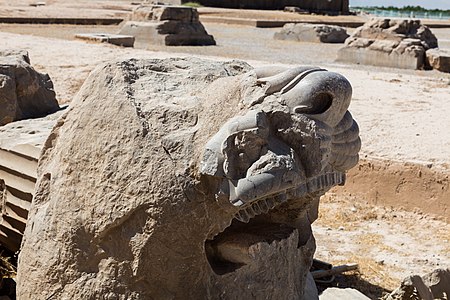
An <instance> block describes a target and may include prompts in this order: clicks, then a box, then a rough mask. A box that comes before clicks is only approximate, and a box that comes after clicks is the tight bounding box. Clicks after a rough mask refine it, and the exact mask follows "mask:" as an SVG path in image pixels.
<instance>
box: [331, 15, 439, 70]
mask: <svg viewBox="0 0 450 300" xmlns="http://www.w3.org/2000/svg"><path fill="white" fill-rule="evenodd" d="M437 47H438V41H437V39H436V37H435V36H434V34H433V33H432V32H431V31H430V29H429V28H428V27H426V26H424V25H422V24H421V23H420V20H393V19H392V20H391V19H372V20H370V21H369V22H367V23H366V24H364V25H363V26H361V27H359V28H357V29H356V31H355V32H354V33H353V34H352V35H351V36H350V37H349V38H348V39H347V40H346V41H345V46H344V47H343V48H342V49H340V50H339V52H338V61H344V62H351V63H357V64H365V65H375V66H382V67H393V68H403V69H422V68H424V67H425V64H426V60H425V52H426V51H427V50H428V49H432V48H437Z"/></svg>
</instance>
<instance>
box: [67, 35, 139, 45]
mask: <svg viewBox="0 0 450 300" xmlns="http://www.w3.org/2000/svg"><path fill="white" fill-rule="evenodd" d="M75 37H76V38H78V39H82V40H87V41H95V42H100V43H109V44H113V45H117V46H123V47H133V45H134V36H132V35H122V34H110V33H79V34H76V35H75Z"/></svg>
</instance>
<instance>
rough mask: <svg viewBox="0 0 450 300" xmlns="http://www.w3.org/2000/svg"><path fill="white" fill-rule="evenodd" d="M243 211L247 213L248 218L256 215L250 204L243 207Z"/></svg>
mask: <svg viewBox="0 0 450 300" xmlns="http://www.w3.org/2000/svg"><path fill="white" fill-rule="evenodd" d="M245 212H246V213H247V214H248V215H249V217H250V218H253V217H254V216H255V215H256V213H255V211H254V210H253V208H252V207H251V206H249V207H247V208H246V209H245Z"/></svg>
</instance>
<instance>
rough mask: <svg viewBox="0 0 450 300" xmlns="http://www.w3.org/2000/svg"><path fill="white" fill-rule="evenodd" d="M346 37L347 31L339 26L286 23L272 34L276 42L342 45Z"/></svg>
mask: <svg viewBox="0 0 450 300" xmlns="http://www.w3.org/2000/svg"><path fill="white" fill-rule="evenodd" d="M348 37H349V35H348V34H347V30H346V29H345V28H343V27H340V26H333V25H323V24H304V23H297V24H295V23H288V24H286V25H284V26H283V28H282V29H281V31H280V32H276V33H275V34H274V38H275V39H276V40H291V41H299V42H317V43H343V42H345V40H346V39H347V38H348Z"/></svg>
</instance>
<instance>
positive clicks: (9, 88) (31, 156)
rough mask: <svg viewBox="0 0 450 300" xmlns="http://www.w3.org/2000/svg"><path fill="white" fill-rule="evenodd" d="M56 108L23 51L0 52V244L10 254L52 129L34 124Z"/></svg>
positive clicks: (44, 78)
mask: <svg viewBox="0 0 450 300" xmlns="http://www.w3.org/2000/svg"><path fill="white" fill-rule="evenodd" d="M59 109H60V107H59V105H58V102H57V101H56V99H55V92H54V90H53V83H52V81H51V80H50V77H49V76H48V75H47V74H41V73H39V72H37V71H36V70H34V69H33V67H32V66H31V65H30V58H29V56H28V53H27V52H26V51H22V50H0V243H1V244H2V246H4V247H5V248H7V249H9V250H10V251H12V252H15V251H18V250H19V248H20V242H21V239H22V234H23V231H24V230H25V225H26V221H27V216H28V211H29V208H30V205H31V200H32V197H33V191H34V185H35V182H36V169H37V162H38V158H39V153H40V148H39V145H40V144H42V143H43V142H44V141H45V138H46V137H47V136H48V132H49V131H50V128H51V127H52V126H53V121H51V122H50V125H49V124H43V122H40V121H38V120H41V119H42V118H41V117H43V116H45V115H47V114H50V113H54V112H56V111H58V110H59ZM50 118H51V117H50ZM44 119H46V118H44ZM18 120H22V121H18ZM44 123H45V122H44ZM45 125H47V126H45ZM41 128H46V130H45V133H44V135H42V134H40V130H41Z"/></svg>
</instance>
